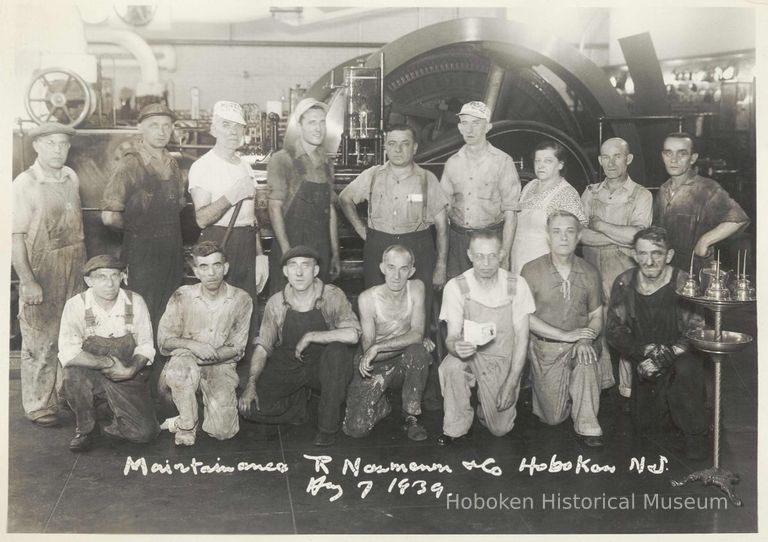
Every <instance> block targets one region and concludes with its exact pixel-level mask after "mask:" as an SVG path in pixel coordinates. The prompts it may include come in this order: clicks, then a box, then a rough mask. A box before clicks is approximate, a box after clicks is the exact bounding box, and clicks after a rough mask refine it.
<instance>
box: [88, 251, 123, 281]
mask: <svg viewBox="0 0 768 542" xmlns="http://www.w3.org/2000/svg"><path fill="white" fill-rule="evenodd" d="M125 267H126V264H125V262H123V261H121V260H120V259H118V258H116V257H115V256H112V255H111V254H100V255H98V256H94V257H93V258H91V259H90V260H88V261H87V262H85V265H84V266H83V275H85V276H88V275H89V274H90V273H91V271H95V270H96V269H119V270H121V271H122V270H123V269H125Z"/></svg>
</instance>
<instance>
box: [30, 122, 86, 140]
mask: <svg viewBox="0 0 768 542" xmlns="http://www.w3.org/2000/svg"><path fill="white" fill-rule="evenodd" d="M76 133H77V132H76V131H75V129H74V128H72V127H71V126H66V125H65V124H61V123H60V122H44V123H42V124H39V125H37V126H35V127H34V128H32V129H31V130H30V131H29V135H30V137H31V138H32V139H37V138H38V137H43V136H47V135H51V134H66V135H68V136H69V137H72V136H73V135H75V134H76Z"/></svg>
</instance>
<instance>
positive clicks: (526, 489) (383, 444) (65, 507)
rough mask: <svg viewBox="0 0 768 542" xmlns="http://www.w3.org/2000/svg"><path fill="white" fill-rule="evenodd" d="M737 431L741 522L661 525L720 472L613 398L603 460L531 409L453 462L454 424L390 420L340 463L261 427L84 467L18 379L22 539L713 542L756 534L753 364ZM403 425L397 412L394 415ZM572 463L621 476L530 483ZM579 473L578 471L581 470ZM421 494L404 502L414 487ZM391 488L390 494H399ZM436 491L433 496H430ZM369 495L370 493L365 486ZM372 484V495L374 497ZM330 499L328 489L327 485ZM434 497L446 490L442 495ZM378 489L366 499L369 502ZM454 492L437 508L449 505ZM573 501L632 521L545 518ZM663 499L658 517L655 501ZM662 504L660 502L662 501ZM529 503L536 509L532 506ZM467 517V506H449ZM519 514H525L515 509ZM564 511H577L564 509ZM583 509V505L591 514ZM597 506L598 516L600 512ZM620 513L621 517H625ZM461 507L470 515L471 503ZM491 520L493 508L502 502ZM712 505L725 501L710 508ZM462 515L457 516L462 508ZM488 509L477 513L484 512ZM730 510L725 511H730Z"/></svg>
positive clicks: (740, 327)
mask: <svg viewBox="0 0 768 542" xmlns="http://www.w3.org/2000/svg"><path fill="white" fill-rule="evenodd" d="M725 328H726V329H730V330H735V331H742V332H746V333H749V334H752V335H755V334H756V323H755V318H754V314H753V313H750V312H746V311H735V312H733V313H729V314H727V315H726V317H725ZM723 406H724V414H723V421H724V431H723V438H722V460H721V464H722V465H723V466H724V467H726V468H729V469H731V470H733V471H734V472H737V473H739V474H740V475H741V482H740V484H739V485H738V486H736V488H737V494H738V495H739V496H740V497H741V498H742V499H743V500H744V506H743V507H741V508H739V507H735V506H733V505H730V504H728V506H727V508H726V509H720V510H717V509H715V510H664V509H661V508H662V505H663V504H664V503H666V502H667V497H670V496H675V497H718V496H720V493H719V492H718V491H717V490H716V489H714V488H711V487H703V486H702V485H701V484H693V485H689V486H685V487H683V488H672V487H670V484H669V480H670V479H671V478H679V477H681V476H685V475H686V474H688V473H689V472H692V471H695V470H699V469H702V468H705V467H707V466H709V465H710V464H711V459H708V460H705V461H699V462H692V461H688V460H686V459H685V457H684V455H683V454H682V451H681V449H680V445H679V437H677V436H676V435H674V434H672V433H669V432H668V433H666V434H660V435H654V436H650V437H640V436H636V435H634V434H633V431H632V428H631V423H630V419H629V415H628V414H623V413H621V412H620V409H619V406H618V398H617V397H616V391H615V388H614V389H612V390H610V392H609V393H608V394H607V396H606V397H604V399H603V401H602V404H601V411H600V422H601V424H602V426H603V430H604V432H605V435H606V446H605V447H604V448H602V449H600V450H598V451H595V450H592V449H588V448H586V447H584V445H583V444H581V443H580V442H578V441H577V440H576V438H575V436H574V434H573V429H572V424H571V423H570V421H567V422H565V423H563V424H561V425H559V426H557V427H548V426H545V425H543V424H542V423H540V422H539V421H538V420H537V419H536V418H535V417H534V416H533V415H532V414H531V412H530V407H525V406H522V405H520V407H519V418H518V422H517V425H516V427H515V429H514V430H513V431H512V432H511V433H510V434H509V435H507V436H505V437H502V438H496V437H493V436H491V435H490V434H489V433H488V432H487V431H486V430H485V429H483V428H482V427H481V426H480V425H479V423H477V422H476V423H475V428H474V438H473V440H472V441H471V442H466V443H459V444H456V445H454V446H450V447H447V448H439V447H437V446H436V445H435V444H434V437H436V436H437V435H438V434H439V433H440V427H441V421H442V413H440V412H438V413H427V414H425V415H424V423H425V425H426V427H427V429H428V431H429V433H430V438H429V440H427V441H425V442H421V443H411V442H409V441H408V439H407V438H406V437H405V435H404V434H403V433H402V432H401V431H400V428H399V421H398V418H397V416H396V415H394V414H393V415H391V416H390V417H389V418H387V419H386V420H383V421H382V422H381V423H380V424H379V425H378V426H377V427H376V429H375V430H374V432H373V434H372V435H370V436H369V437H367V438H365V439H360V440H353V439H349V438H347V437H346V436H343V435H340V436H339V438H338V439H337V443H336V445H335V446H333V447H332V448H328V449H318V448H315V447H314V446H312V444H311V442H312V437H313V433H314V428H313V427H312V425H311V424H308V425H305V426H302V427H281V429H280V432H279V436H278V438H276V439H274V440H270V441H259V440H257V437H256V435H257V433H256V430H255V427H254V426H253V425H252V424H248V423H244V424H242V426H241V431H240V433H239V434H238V435H237V436H236V437H235V438H234V439H232V440H230V441H225V442H217V441H214V440H213V439H211V438H209V437H207V436H206V435H204V434H201V435H200V436H199V438H198V442H197V444H196V446H194V447H193V448H176V447H175V446H174V444H173V438H172V436H171V435H169V434H168V433H167V432H163V433H162V434H161V436H160V437H159V438H158V439H157V440H156V441H155V442H153V443H151V444H148V445H143V446H139V445H132V444H127V443H113V442H109V441H106V440H103V439H102V438H101V437H99V440H98V441H97V446H96V448H95V449H94V450H93V451H91V452H88V453H84V454H73V453H71V452H69V451H68V449H67V444H68V442H69V440H70V438H71V437H72V435H73V432H74V423H73V420H72V418H71V417H70V418H69V419H68V420H67V422H66V424H65V425H64V426H63V427H60V428H55V429H42V428H39V427H36V426H34V425H33V424H31V423H30V422H28V421H27V420H26V419H25V418H24V417H23V414H22V410H21V398H20V382H19V380H18V372H17V371H14V370H12V371H11V381H10V405H9V412H10V450H9V453H10V458H9V493H8V498H9V503H8V531H9V532H23V533H28V532H46V533H220V534H223V533H229V534H241V533H243V534H244V533H300V534H307V533H657V532H659V533H662V532H663V533H699V532H701V533H707V532H755V531H756V530H757V466H756V457H757V360H756V348H755V346H754V345H753V346H751V347H750V348H748V349H747V350H746V351H744V352H743V353H741V354H739V355H737V356H735V357H734V358H732V359H731V360H730V361H728V362H726V363H724V364H723ZM395 410H397V409H395ZM555 454H556V455H557V459H559V460H562V461H566V460H568V461H573V462H575V461H576V460H577V458H578V456H579V455H580V454H581V455H583V457H585V458H589V459H591V462H592V464H599V465H615V467H616V471H615V473H605V472H604V473H599V474H584V473H580V474H576V473H575V472H574V471H573V470H571V471H569V472H556V473H550V472H537V473H535V474H534V475H533V476H530V475H529V474H528V471H527V470H526V472H520V471H519V470H518V467H519V466H520V463H521V460H522V459H523V458H528V459H531V458H532V457H533V456H535V457H536V460H537V462H545V463H548V462H549V461H550V458H551V457H552V456H553V455H555ZM305 455H312V456H320V455H326V456H329V457H330V458H332V462H331V463H329V464H328V465H327V468H328V470H329V473H328V474H327V475H326V478H325V480H324V482H327V483H330V484H338V485H339V486H340V487H341V490H342V491H343V494H342V495H341V496H340V497H339V498H338V499H335V500H333V501H331V500H330V499H331V497H333V496H334V495H335V494H336V493H337V491H336V490H335V489H333V490H331V489H327V488H318V489H317V490H316V492H315V494H312V493H313V492H312V488H310V487H308V485H309V484H310V482H311V481H312V480H313V478H315V480H317V479H319V478H320V477H321V476H322V475H323V473H320V474H317V473H315V468H314V466H315V462H314V461H313V460H308V459H306V458H305V457H304V456H305ZM660 455H663V456H665V457H666V458H668V461H669V463H668V465H667V470H666V472H664V473H663V474H658V475H657V474H652V473H650V472H648V471H646V472H644V473H642V474H638V473H636V472H629V471H628V467H629V463H630V458H632V457H641V456H645V457H646V458H648V461H649V462H657V461H658V460H659V456H660ZM129 456H130V457H131V458H132V459H133V460H138V459H139V458H141V457H143V458H144V459H145V460H146V462H147V465H148V467H151V464H152V463H159V464H161V465H165V464H166V461H168V462H170V464H171V465H173V464H176V463H184V464H186V465H187V466H189V463H190V462H191V461H193V459H194V460H196V461H199V462H202V463H203V464H205V465H213V464H215V463H219V464H220V465H227V466H232V467H237V466H238V463H240V462H243V463H254V464H261V465H266V464H268V463H270V462H272V463H279V462H282V463H284V464H286V465H287V467H288V470H287V472H285V473H280V472H253V471H251V472H245V471H242V472H238V471H235V472H231V473H210V474H198V475H194V474H192V473H191V472H189V473H187V474H181V473H178V472H177V473H174V474H170V475H168V474H162V473H154V474H153V473H149V474H147V475H146V476H143V475H141V474H140V473H139V472H129V473H128V474H127V475H124V468H125V466H126V459H127V457H129ZM358 457H359V458H361V464H362V465H365V464H366V463H368V464H382V465H385V466H389V464H390V462H404V463H410V462H416V463H419V464H425V465H432V464H433V463H442V464H445V465H448V466H449V467H450V468H451V470H452V472H451V473H448V472H443V473H438V472H410V473H397V472H395V473H393V472H387V473H368V474H366V473H364V472H363V469H362V468H361V470H360V474H359V477H355V476H354V474H353V473H352V472H349V471H348V472H347V473H346V474H343V473H342V466H343V463H344V460H345V459H349V460H350V461H354V460H355V459H356V458H358ZM488 458H492V459H493V464H490V463H489V464H487V465H486V466H487V467H488V468H489V470H490V467H492V466H497V467H500V468H501V471H502V472H501V474H500V475H499V476H495V475H493V474H487V473H483V472H481V471H480V470H473V471H472V472H470V471H468V470H467V469H466V468H465V467H463V466H462V462H472V461H474V462H475V463H476V464H481V463H483V462H484V461H485V460H486V459H488ZM574 467H575V465H574ZM406 478H407V481H408V482H410V483H412V485H411V486H408V487H406V486H405V485H403V486H402V487H403V488H404V489H403V490H402V494H401V489H400V487H401V486H400V484H401V481H402V480H404V479H406ZM395 479H396V481H394V482H393V480H395ZM417 480H423V482H417ZM364 481H365V482H364ZM368 482H370V484H369V483H368ZM321 483H322V482H321ZM435 484H437V485H435ZM369 486H370V489H369V491H368V493H367V495H366V496H365V497H364V498H363V497H362V496H361V494H362V492H363V491H364V490H365V489H366V488H368V487H369ZM440 487H441V488H442V493H441V494H440V496H439V497H437V496H436V493H437V492H438V491H439V489H440ZM500 493H501V494H503V495H504V496H505V497H507V498H513V497H518V498H519V499H521V500H520V503H519V504H520V505H524V506H525V509H517V510H506V509H504V510H500V509H495V510H489V509H487V508H488V507H487V506H486V509H482V510H481V509H466V510H465V509H462V508H459V509H457V505H455V504H453V505H451V508H450V509H449V508H448V504H447V503H448V502H449V501H448V499H447V496H448V494H453V496H454V498H455V496H456V495H458V496H460V497H461V498H462V499H463V498H465V497H469V498H470V500H471V499H472V498H473V496H474V495H477V497H481V498H489V497H496V498H498V496H499V494H500ZM557 493H560V496H561V497H562V498H565V497H570V496H573V495H574V494H576V495H578V496H579V497H582V498H583V497H592V498H596V497H601V496H602V495H603V494H605V496H606V498H608V497H612V496H618V497H622V496H626V497H629V496H631V495H633V494H634V496H635V508H634V509H633V510H604V509H596V510H594V509H593V510H566V509H564V508H563V507H561V508H560V509H554V510H553V509H552V506H551V505H550V506H549V507H548V508H547V509H543V499H550V501H551V495H552V494H554V495H557ZM645 495H648V498H650V499H654V498H658V501H657V502H658V503H659V506H658V509H656V507H655V506H653V503H650V504H649V506H650V509H648V508H647V507H646V506H645V505H646V501H645V499H646V497H645ZM657 495H658V497H656V496H657ZM526 497H530V498H531V501H532V503H531V501H525V500H524V499H525V498H526ZM450 502H453V503H455V502H456V501H455V500H454V501H450ZM506 502H507V503H509V505H510V507H511V506H512V505H513V501H512V500H510V501H506ZM561 502H564V501H561ZM582 502H583V501H582ZM592 502H595V501H594V500H593V501H592ZM614 502H615V503H618V501H614ZM461 503H462V504H461V505H463V504H464V503H466V501H464V500H462V501H461ZM488 504H491V503H490V502H489V503H488ZM696 504H697V506H698V505H701V504H714V501H712V500H706V501H705V500H699V501H698V502H697V503H696ZM461 505H459V506H461ZM477 505H478V507H479V505H480V501H477ZM721 506H722V503H721Z"/></svg>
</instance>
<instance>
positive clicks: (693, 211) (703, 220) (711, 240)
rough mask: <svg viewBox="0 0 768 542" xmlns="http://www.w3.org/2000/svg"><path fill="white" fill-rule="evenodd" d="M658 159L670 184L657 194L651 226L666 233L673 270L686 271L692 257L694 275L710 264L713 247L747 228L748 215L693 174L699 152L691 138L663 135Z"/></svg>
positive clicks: (710, 182) (725, 194)
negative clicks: (670, 250) (672, 255)
mask: <svg viewBox="0 0 768 542" xmlns="http://www.w3.org/2000/svg"><path fill="white" fill-rule="evenodd" d="M661 158H662V159H663V160H664V167H665V168H666V170H667V173H668V174H669V180H668V181H667V182H665V183H664V184H663V185H661V188H659V192H658V194H657V195H656V199H655V201H654V206H653V224H654V225H655V226H660V227H662V228H664V229H665V230H667V231H668V232H669V248H671V249H674V251H675V252H674V258H673V259H672V262H671V263H672V266H673V267H677V268H679V269H688V268H689V266H690V263H691V253H693V254H694V260H693V272H694V273H696V274H697V273H698V272H699V270H700V269H701V268H703V267H707V266H708V265H709V262H711V261H712V260H713V258H714V252H715V251H714V248H713V246H714V245H715V244H716V243H718V242H720V241H722V240H723V239H727V238H728V237H730V236H732V235H734V234H736V233H738V232H740V231H742V230H743V229H744V228H746V227H747V225H748V224H749V217H748V216H747V214H746V213H745V212H744V210H743V209H742V208H741V206H740V205H739V204H738V203H736V202H735V201H734V200H733V199H732V198H731V196H730V195H729V194H728V192H726V191H725V190H724V189H723V188H722V187H721V186H720V185H719V184H718V183H717V182H715V181H713V180H712V179H708V178H706V177H702V176H701V175H699V174H698V173H696V170H695V169H694V164H695V163H696V160H698V158H699V154H698V153H697V152H696V142H695V139H694V137H693V136H692V135H690V134H688V133H685V132H673V133H671V134H669V135H667V137H666V138H665V139H664V147H663V150H662V151H661Z"/></svg>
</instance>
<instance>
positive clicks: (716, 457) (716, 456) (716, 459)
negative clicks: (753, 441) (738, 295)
mask: <svg viewBox="0 0 768 542" xmlns="http://www.w3.org/2000/svg"><path fill="white" fill-rule="evenodd" d="M715 314H719V313H715ZM713 359H714V361H715V439H714V443H713V451H712V456H713V466H714V468H716V469H719V468H720V356H719V354H715V355H714V356H713Z"/></svg>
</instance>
